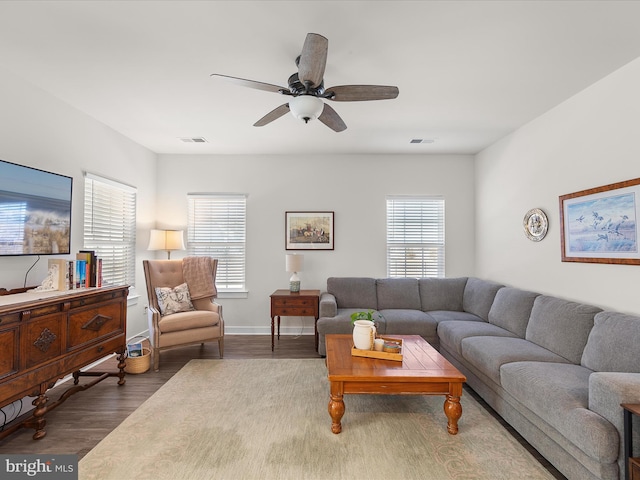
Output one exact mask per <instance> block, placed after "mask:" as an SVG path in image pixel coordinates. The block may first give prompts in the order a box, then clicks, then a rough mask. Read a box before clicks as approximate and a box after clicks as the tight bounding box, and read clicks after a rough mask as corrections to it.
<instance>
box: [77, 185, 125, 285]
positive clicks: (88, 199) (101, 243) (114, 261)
mask: <svg viewBox="0 0 640 480" xmlns="http://www.w3.org/2000/svg"><path fill="white" fill-rule="evenodd" d="M136 195H137V190H136V189H135V188H133V187H130V186H128V185H124V184H122V183H119V182H114V181H113V180H109V179H106V178H102V177H99V176H97V175H93V174H91V173H85V177H84V248H85V250H95V252H96V255H97V256H98V258H101V259H102V283H103V285H129V286H132V287H133V286H135V266H136Z"/></svg>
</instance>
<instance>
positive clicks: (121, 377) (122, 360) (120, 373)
mask: <svg viewBox="0 0 640 480" xmlns="http://www.w3.org/2000/svg"><path fill="white" fill-rule="evenodd" d="M126 358H127V357H126V355H125V354H124V351H122V352H120V353H118V385H124V384H125V382H126V381H127V380H126V379H125V378H124V376H125V372H124V367H126V366H127V363H126V362H125V359H126Z"/></svg>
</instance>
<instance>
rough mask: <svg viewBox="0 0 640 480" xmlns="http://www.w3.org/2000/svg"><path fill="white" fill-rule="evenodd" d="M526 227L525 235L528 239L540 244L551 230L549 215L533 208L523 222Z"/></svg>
mask: <svg viewBox="0 0 640 480" xmlns="http://www.w3.org/2000/svg"><path fill="white" fill-rule="evenodd" d="M522 224H523V226H524V234H525V235H526V236H527V238H528V239H529V240H531V241H533V242H539V241H540V240H542V239H543V238H544V237H545V235H546V234H547V229H548V228H549V221H548V220H547V215H546V213H544V212H543V211H542V210H540V209H539V208H532V209H531V210H529V211H528V212H527V213H526V214H525V216H524V220H523V222H522Z"/></svg>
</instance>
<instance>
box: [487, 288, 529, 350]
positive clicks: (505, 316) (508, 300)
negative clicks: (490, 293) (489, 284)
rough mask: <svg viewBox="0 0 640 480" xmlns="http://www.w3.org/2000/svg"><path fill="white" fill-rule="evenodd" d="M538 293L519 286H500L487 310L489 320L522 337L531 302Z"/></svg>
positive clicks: (525, 328) (527, 320)
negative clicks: (521, 288)
mask: <svg viewBox="0 0 640 480" xmlns="http://www.w3.org/2000/svg"><path fill="white" fill-rule="evenodd" d="M538 295H539V294H538V293H534V292H528V291H526V290H520V289H519V288H512V287H504V288H501V289H500V290H498V293H496V296H495V299H494V300H493V304H492V305H491V309H490V310H489V322H490V323H493V324H494V325H497V326H499V327H502V328H504V329H507V330H509V331H510V332H511V333H515V334H516V335H517V336H518V337H520V338H524V335H525V332H526V330H527V323H528V322H529V316H530V315H531V309H532V308H533V302H534V300H535V299H536V297H537V296H538Z"/></svg>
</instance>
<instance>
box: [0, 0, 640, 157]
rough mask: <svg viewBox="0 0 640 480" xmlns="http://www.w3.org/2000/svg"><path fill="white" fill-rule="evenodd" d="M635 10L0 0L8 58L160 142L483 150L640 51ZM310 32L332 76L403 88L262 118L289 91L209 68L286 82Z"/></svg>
mask: <svg viewBox="0 0 640 480" xmlns="http://www.w3.org/2000/svg"><path fill="white" fill-rule="evenodd" d="M639 20H640V2H637V1H620V2H618V1H528V2H521V1H398V0H395V1H322V0H315V1H310V0H308V1H304V0H303V1H259V0H255V1H86V0H85V1H24V0H22V1H0V68H4V69H6V70H9V71H10V72H13V73H14V74H16V75H18V76H20V77H22V78H24V79H26V80H27V81H29V82H31V83H33V84H35V85H37V86H38V87H40V88H42V89H43V90H46V91H48V92H50V93H52V94H53V95H55V96H56V97H59V98H60V99H62V100H63V101H65V102H67V103H69V104H71V105H73V106H74V107H75V108H77V109H78V110H81V111H83V112H85V113H87V114H88V115H90V116H92V117H94V118H96V119H97V120H99V121H101V122H103V123H105V124H107V125H109V126H110V127H112V128H113V129H115V130H117V131H118V132H121V133H122V134H123V135H125V136H127V137H129V138H131V139H132V140H134V141H136V142H138V143H140V144H142V145H144V146H146V147H148V148H149V149H151V150H152V151H154V152H157V153H221V154H227V153H263V154H281V153H300V154H314V153H476V152H478V151H480V150H482V149H483V148H485V147H487V146H488V145H490V144H491V143H493V142H494V141H496V140H498V139H500V138H502V137H503V136H505V135H507V134H508V133H510V132H512V131H513V130H515V129H517V128H518V127H520V126H521V125H523V124H525V123H527V122H529V121H530V120H532V119H534V118H536V117H537V116H539V115H541V114H542V113H544V112H545V111H547V110H549V109H550V108H552V107H554V106H555V105H557V104H559V103H560V102H562V101H564V100H566V99H567V98H569V97H571V96H572V95H574V94H576V93H578V92H579V91H581V90H583V89H584V88H586V87H588V86H589V85H591V84H593V83H595V82H597V81H598V80H599V79H601V78H603V77H605V76H606V75H608V74H609V73H611V72H612V71H614V70H616V69H618V68H620V67H622V66H623V65H625V64H626V63H628V62H630V61H632V60H634V59H635V58H637V57H640V28H639V27H638V25H639V23H638V22H639ZM308 32H314V33H319V34H322V35H324V36H325V37H327V38H328V39H329V54H328V61H327V66H326V70H325V86H327V87H330V86H332V85H346V84H381V85H397V86H398V87H399V89H400V95H399V96H398V98H397V99H395V100H384V101H374V102H350V103H346V102H332V103H331V106H333V107H334V109H335V110H336V111H337V112H338V113H339V114H340V116H341V117H342V119H343V120H344V121H345V123H346V124H347V126H348V128H347V130H346V131H344V132H342V133H335V132H333V131H332V130H330V129H329V128H327V127H326V126H324V125H323V124H322V123H320V122H318V121H314V122H310V123H309V124H307V125H305V124H304V123H302V122H301V121H299V120H295V119H294V118H293V117H292V116H290V115H286V116H284V117H282V118H280V119H278V120H276V121H275V122H273V123H271V124H269V125H267V126H265V127H260V128H257V127H253V126H252V125H253V123H254V122H256V121H257V120H258V119H259V118H261V117H262V116H263V115H265V114H266V113H267V112H269V111H271V110H272V109H274V108H275V107H277V106H278V105H280V104H282V103H286V98H285V97H283V96H281V95H278V94H274V93H268V92H264V91H260V90H254V89H249V88H243V87H240V86H237V85H234V84H232V83H229V82H225V81H224V80H221V79H219V78H212V77H210V74H211V73H221V74H226V75H231V76H236V77H242V78H248V79H251V80H257V81H261V82H266V83H272V84H277V85H282V86H286V85H287V78H288V77H289V75H291V74H292V73H294V72H295V71H296V66H295V63H294V59H295V57H296V56H297V55H298V54H299V53H300V50H301V48H302V44H303V42H304V39H305V36H306V34H307V33H308ZM0 108H1V107H0ZM180 137H204V138H206V139H207V140H208V143H206V144H188V143H184V142H182V141H181V140H180ZM414 138H423V139H432V140H434V142H433V143H430V144H426V143H423V144H417V145H416V144H410V140H411V139H414Z"/></svg>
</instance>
